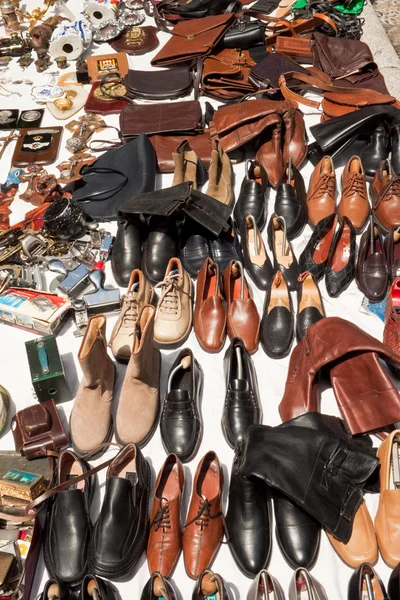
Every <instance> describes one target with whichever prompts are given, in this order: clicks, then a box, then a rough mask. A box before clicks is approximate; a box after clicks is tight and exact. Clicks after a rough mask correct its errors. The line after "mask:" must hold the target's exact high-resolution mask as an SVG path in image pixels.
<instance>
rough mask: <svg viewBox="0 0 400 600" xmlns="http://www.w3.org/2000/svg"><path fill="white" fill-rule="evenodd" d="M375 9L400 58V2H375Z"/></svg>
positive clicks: (395, 0) (399, 0)
mask: <svg viewBox="0 0 400 600" xmlns="http://www.w3.org/2000/svg"><path fill="white" fill-rule="evenodd" d="M373 7H374V9H375V12H376V14H377V15H378V18H379V20H380V22H381V23H382V25H383V27H384V28H385V30H386V33H387V34H388V36H389V39H390V41H391V42H392V44H393V46H394V49H395V50H396V52H397V54H398V55H399V56H400V0H375V1H374V2H373Z"/></svg>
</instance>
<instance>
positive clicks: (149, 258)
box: [142, 216, 179, 284]
mask: <svg viewBox="0 0 400 600" xmlns="http://www.w3.org/2000/svg"><path fill="white" fill-rule="evenodd" d="M178 239H179V236H178V228H177V226H176V221H175V219H174V218H173V217H157V216H152V217H150V219H149V233H148V236H147V241H146V243H145V246H144V251H143V258H142V271H143V273H144V275H145V277H146V279H147V280H148V281H150V283H152V284H155V283H159V282H160V281H162V280H163V279H164V275H165V270H166V268H167V266H168V263H169V261H170V260H171V258H174V257H178V255H179V244H178Z"/></svg>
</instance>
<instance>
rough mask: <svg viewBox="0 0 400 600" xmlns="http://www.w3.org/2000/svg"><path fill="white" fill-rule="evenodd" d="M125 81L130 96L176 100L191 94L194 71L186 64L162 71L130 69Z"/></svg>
mask: <svg viewBox="0 0 400 600" xmlns="http://www.w3.org/2000/svg"><path fill="white" fill-rule="evenodd" d="M124 83H125V86H126V88H127V90H128V96H129V97H130V98H140V99H141V100H176V99H177V98H181V97H182V96H187V95H188V94H190V92H191V90H192V88H193V73H192V71H191V70H190V69H189V68H188V67H186V66H185V67H183V66H177V67H175V68H173V69H163V70H162V71H133V70H131V69H130V70H129V71H128V75H127V76H126V77H125V80H124Z"/></svg>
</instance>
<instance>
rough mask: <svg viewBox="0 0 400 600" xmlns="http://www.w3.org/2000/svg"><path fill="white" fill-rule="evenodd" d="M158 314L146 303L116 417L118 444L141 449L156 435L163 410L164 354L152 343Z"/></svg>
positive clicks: (134, 341) (137, 323)
mask: <svg viewBox="0 0 400 600" xmlns="http://www.w3.org/2000/svg"><path fill="white" fill-rule="evenodd" d="M155 313H156V309H155V308H154V306H151V305H150V304H146V305H145V306H143V308H142V310H141V312H140V314H139V316H138V319H137V322H136V328H135V333H134V335H133V348H132V354H131V358H130V359H129V363H128V367H127V369H126V373H125V379H124V383H123V384H122V389H121V395H120V397H119V404H118V410H117V416H116V418H115V437H116V439H117V441H118V442H119V443H120V444H129V443H130V442H132V443H134V444H136V445H137V446H139V447H140V448H142V447H143V446H145V445H146V444H147V442H148V441H149V440H150V438H151V436H152V435H153V433H154V431H155V428H156V427H157V418H158V412H159V408H160V390H159V387H160V364H161V355H160V351H159V350H157V348H155V346H154V343H153V331H154V317H155Z"/></svg>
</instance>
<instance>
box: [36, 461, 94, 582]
mask: <svg viewBox="0 0 400 600" xmlns="http://www.w3.org/2000/svg"><path fill="white" fill-rule="evenodd" d="M89 470H90V465H89V464H88V463H87V462H86V461H84V460H83V459H81V458H78V456H76V454H74V453H73V452H72V451H71V450H64V451H63V452H62V453H61V454H60V457H59V459H58V477H57V485H59V484H60V483H63V482H65V481H68V479H70V478H71V477H74V476H77V475H81V474H82V473H85V472H86V471H89ZM94 484H95V479H94V477H93V476H91V477H88V478H87V479H85V480H84V482H83V483H82V484H81V486H82V487H76V488H74V487H72V486H71V487H70V488H67V489H66V490H63V491H61V492H57V494H56V495H55V496H54V497H53V499H52V500H51V501H50V502H51V503H50V506H49V509H48V513H47V517H46V526H45V537H44V561H45V563H46V568H47V571H48V572H49V574H50V577H52V578H53V579H56V580H57V581H59V582H61V583H64V584H67V585H69V586H76V585H79V584H80V583H81V581H82V578H83V577H84V576H85V575H86V572H87V569H88V561H87V555H88V549H89V542H90V534H91V531H92V523H91V521H90V516H89V515H90V504H91V501H92V497H93V493H94Z"/></svg>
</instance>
